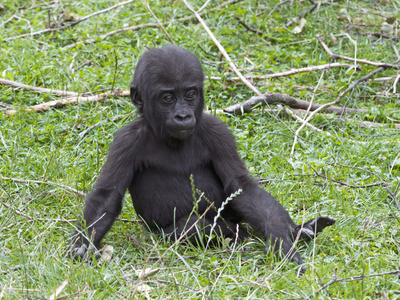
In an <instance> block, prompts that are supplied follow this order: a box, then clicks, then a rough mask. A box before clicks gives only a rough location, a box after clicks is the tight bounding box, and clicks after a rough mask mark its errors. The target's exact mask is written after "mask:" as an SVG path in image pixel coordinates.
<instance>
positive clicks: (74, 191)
mask: <svg viewBox="0 0 400 300" xmlns="http://www.w3.org/2000/svg"><path fill="white" fill-rule="evenodd" d="M0 180H4V181H14V182H19V183H37V184H48V185H53V186H58V187H61V188H63V189H65V190H68V191H70V192H73V193H75V194H77V195H78V196H81V197H85V196H86V194H85V193H84V192H81V191H78V190H76V189H74V188H72V187H69V186H67V185H64V184H59V183H55V182H52V181H48V180H47V181H40V180H30V179H19V178H12V177H0Z"/></svg>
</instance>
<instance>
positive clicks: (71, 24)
mask: <svg viewBox="0 0 400 300" xmlns="http://www.w3.org/2000/svg"><path fill="white" fill-rule="evenodd" d="M134 1H136V0H128V1H125V2H121V3H118V4H115V5H113V6H110V7H109V8H106V9H103V10H99V11H97V12H95V13H92V14H90V15H87V16H85V17H83V18H80V19H79V20H77V21H74V22H71V23H68V24H67V25H64V26H61V27H58V28H48V29H44V30H40V31H37V32H32V33H25V34H21V35H18V36H14V37H9V38H6V39H4V41H6V42H7V41H11V40H15V39H19V38H23V37H27V36H31V37H33V36H35V35H40V34H42V33H47V32H52V31H62V30H65V29H67V28H70V27H73V26H75V25H77V24H79V23H81V22H83V21H85V20H87V19H89V18H91V17H93V16H96V15H99V14H102V13H105V12H107V11H110V10H112V9H114V8H117V7H119V6H123V5H125V4H129V3H132V2H134Z"/></svg>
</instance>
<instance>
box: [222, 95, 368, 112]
mask: <svg viewBox="0 0 400 300" xmlns="http://www.w3.org/2000/svg"><path fill="white" fill-rule="evenodd" d="M274 103H281V104H284V105H287V106H289V107H291V108H297V109H303V110H307V109H308V108H309V109H310V110H311V111H315V110H317V109H319V110H321V109H320V107H322V106H323V105H321V104H317V103H310V102H308V101H305V100H301V99H297V98H295V97H292V96H290V95H288V94H282V93H272V92H267V93H265V94H264V95H262V96H254V97H251V98H250V99H249V100H246V101H245V102H243V103H237V104H234V105H232V106H229V107H227V108H225V109H224V112H226V113H230V114H235V115H241V114H243V113H249V112H251V110H252V109H253V108H254V107H255V106H256V105H259V104H261V105H266V104H274ZM324 112H326V113H340V114H342V113H344V114H356V113H366V112H367V111H365V110H363V109H356V108H344V107H337V106H333V107H330V108H327V107H325V109H324Z"/></svg>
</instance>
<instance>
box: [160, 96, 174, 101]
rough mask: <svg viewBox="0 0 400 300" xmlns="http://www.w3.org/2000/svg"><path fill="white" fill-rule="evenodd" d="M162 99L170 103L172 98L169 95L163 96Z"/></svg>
mask: <svg viewBox="0 0 400 300" xmlns="http://www.w3.org/2000/svg"><path fill="white" fill-rule="evenodd" d="M163 100H164V101H165V102H167V103H171V102H172V100H174V98H173V97H172V96H171V95H166V96H164V98H163Z"/></svg>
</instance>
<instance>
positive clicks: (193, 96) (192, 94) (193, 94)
mask: <svg viewBox="0 0 400 300" xmlns="http://www.w3.org/2000/svg"><path fill="white" fill-rule="evenodd" d="M186 98H188V99H189V100H193V99H194V98H196V93H195V92H189V93H187V95H186Z"/></svg>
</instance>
